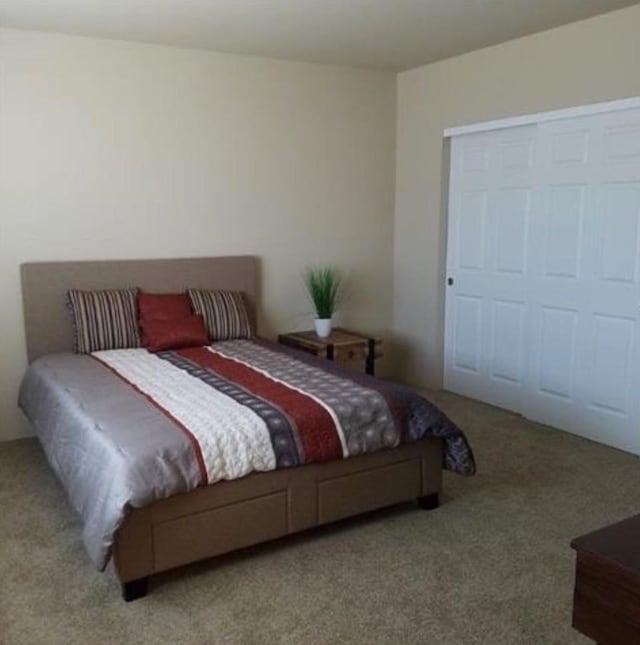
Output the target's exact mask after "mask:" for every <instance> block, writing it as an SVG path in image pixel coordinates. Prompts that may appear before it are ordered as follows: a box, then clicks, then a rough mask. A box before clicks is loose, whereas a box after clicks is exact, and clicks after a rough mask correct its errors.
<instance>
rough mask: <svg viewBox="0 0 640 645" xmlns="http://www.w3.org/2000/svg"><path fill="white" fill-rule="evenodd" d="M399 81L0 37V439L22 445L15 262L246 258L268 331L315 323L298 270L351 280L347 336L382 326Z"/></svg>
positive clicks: (59, 39) (89, 43)
mask: <svg viewBox="0 0 640 645" xmlns="http://www.w3.org/2000/svg"><path fill="white" fill-rule="evenodd" d="M395 92H396V89H395V79H394V76H393V75H392V74H385V73H376V72H368V71H357V70H352V69H348V68H339V67H330V66H322V65H311V64H298V63H289V62H279V61H271V60H266V59H257V58H245V57H239V56H227V55H221V54H213V53H208V52H198V51H190V50H183V49H176V48H170V47H160V46H152V45H149V46H147V45H140V44H129V43H123V42H116V41H107V40H97V39H88V38H77V37H69V36H62V35H51V34H43V33H35V32H26V31H14V30H2V31H0V299H1V302H2V307H0V339H1V340H0V439H9V438H12V437H16V436H20V435H22V434H23V433H24V431H25V427H24V424H22V423H21V422H20V418H19V415H18V412H17V409H16V406H15V401H16V395H17V388H18V383H19V380H20V377H21V375H22V373H23V371H24V369H25V350H24V338H23V332H22V317H21V303H20V292H19V283H18V265H19V264H20V263H21V262H25V261H37V260H58V259H87V258H140V257H179V256H199V255H229V254H235V253H254V254H257V255H259V256H260V257H261V258H262V267H263V295H264V309H263V315H262V329H261V331H262V332H263V333H265V334H267V335H271V334H274V333H277V332H279V331H283V330H284V331H286V330H291V329H294V328H301V327H302V328H304V327H307V326H309V325H310V323H311V315H310V307H309V305H308V304H307V301H306V299H305V295H304V292H303V289H302V286H301V279H300V277H301V273H302V270H303V268H304V267H305V266H306V265H308V264H311V263H317V262H332V263H335V264H336V265H338V266H339V267H340V268H342V269H344V270H345V271H346V272H348V274H349V276H350V281H351V292H350V297H349V299H348V300H347V302H346V303H345V307H344V311H343V313H342V322H344V323H349V324H353V325H357V326H358V327H360V328H362V329H365V330H371V331H373V332H381V333H382V334H385V333H386V332H387V331H388V330H389V329H390V327H391V317H392V312H391V308H392V257H393V241H392V240H393V208H394V164H395V159H394V157H395V132H394V130H395Z"/></svg>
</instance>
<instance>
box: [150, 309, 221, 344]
mask: <svg viewBox="0 0 640 645" xmlns="http://www.w3.org/2000/svg"><path fill="white" fill-rule="evenodd" d="M141 326H142V333H143V335H144V337H145V339H146V341H147V349H148V350H149V351H150V352H161V351H163V350H166V349H180V348H181V347H201V346H202V345H208V344H209V338H208V336H207V329H206V327H205V325H204V319H203V318H202V316H199V315H198V314H192V315H190V316H188V317H187V318H180V319H178V320H147V321H144V320H143V321H142V322H141Z"/></svg>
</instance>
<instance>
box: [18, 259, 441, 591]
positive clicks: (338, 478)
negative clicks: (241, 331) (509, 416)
mask: <svg viewBox="0 0 640 645" xmlns="http://www.w3.org/2000/svg"><path fill="white" fill-rule="evenodd" d="M20 269H21V279H22V295H23V305H24V321H25V333H26V342H27V355H28V358H29V361H32V360H34V359H35V358H37V357H38V356H42V355H44V354H50V353H53V352H60V351H70V350H71V348H72V347H73V332H72V326H71V322H70V318H69V314H68V312H67V310H66V306H65V293H66V291H67V289H70V288H75V289H108V288H121V287H127V286H138V287H140V288H141V289H143V290H145V291H155V292H172V291H181V290H184V289H185V288H186V287H195V288H208V289H232V290H237V291H242V292H243V293H244V294H245V296H246V299H247V304H248V308H249V315H250V318H251V321H252V323H253V325H254V328H256V327H257V312H258V306H257V305H258V303H259V291H258V285H259V279H258V277H259V267H258V260H257V258H255V257H252V256H234V257H219V258H189V259H171V260H109V261H89V262H41V263H29V264H23V265H22V266H21V267H20ZM442 451H443V446H442V441H441V440H440V439H425V440H422V441H419V442H417V443H414V444H408V445H402V446H399V447H397V448H394V449H392V450H385V451H382V452H377V453H373V454H368V455H363V456H360V457H354V458H350V459H346V460H344V461H335V462H330V463H323V464H309V465H306V466H300V467H297V468H289V469H285V470H278V471H274V472H269V473H254V474H251V475H248V476H247V477H244V478H242V479H238V480H234V481H228V482H219V483H217V484H213V485H211V486H205V487H202V488H197V489H196V490H193V491H191V492H189V493H185V494H182V495H175V496H173V497H169V498H167V499H164V500H160V501H157V502H153V503H152V504H149V505H148V506H145V507H143V508H134V509H131V510H130V512H129V513H128V514H127V516H126V518H125V520H124V523H123V525H122V526H121V528H120V529H119V531H118V533H117V535H116V538H115V543H114V547H113V562H114V566H115V571H116V574H117V576H118V579H119V580H120V583H121V585H122V593H123V597H124V599H125V600H134V599H135V598H140V597H142V596H144V595H146V593H147V586H148V579H149V576H150V575H152V574H154V573H158V572H160V571H166V570H168V569H173V568H175V567H179V566H181V565H184V564H187V563H190V562H195V561H197V560H202V559H204V558H209V557H212V556H215V555H220V554H222V553H226V552H229V551H234V550H236V549H240V548H242V547H246V546H250V545H253V544H258V543H260V542H266V541H267V540H272V539H275V538H278V537H281V536H284V535H288V534H290V533H296V532H298V531H303V530H305V529H308V528H311V527H314V526H319V525H321V524H327V523H329V522H334V521H336V520H340V519H342V518H346V517H350V516H353V515H357V514H359V513H364V512H367V511H371V510H374V509H378V508H382V507H384V506H390V505H392V504H397V503H400V502H404V501H408V500H411V499H414V498H417V500H418V503H419V505H420V506H421V507H422V508H425V509H432V508H435V507H437V505H438V495H439V492H440V489H441V486H442Z"/></svg>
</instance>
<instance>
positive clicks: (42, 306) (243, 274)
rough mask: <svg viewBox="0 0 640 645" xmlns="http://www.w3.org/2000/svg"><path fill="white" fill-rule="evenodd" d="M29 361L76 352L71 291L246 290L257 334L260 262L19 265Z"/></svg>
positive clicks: (235, 258) (204, 260) (199, 260)
mask: <svg viewBox="0 0 640 645" xmlns="http://www.w3.org/2000/svg"><path fill="white" fill-rule="evenodd" d="M20 277H21V280H22V302H23V307H24V327H25V333H26V337H27V355H28V358H29V362H31V361H32V360H34V359H36V358H38V356H43V355H44V354H51V353H52V352H65V351H72V349H73V326H72V323H71V316H70V312H69V311H68V309H67V306H66V292H67V289H117V288H124V287H140V289H142V290H143V291H150V292H157V293H169V292H177V291H184V290H185V289H186V288H187V287H193V288H196V289H229V290H233V291H242V292H243V293H244V295H245V297H246V300H247V305H248V308H249V316H250V318H251V322H252V325H253V328H254V329H256V323H257V306H258V259H257V258H255V257H253V256H248V255H246V256H229V257H219V258H187V259H171V260H101V261H88V262H34V263H28V264H23V265H21V266H20Z"/></svg>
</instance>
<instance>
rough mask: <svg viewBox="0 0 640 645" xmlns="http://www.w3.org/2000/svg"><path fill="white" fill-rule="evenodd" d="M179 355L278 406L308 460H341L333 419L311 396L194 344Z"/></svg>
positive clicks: (306, 461)
mask: <svg viewBox="0 0 640 645" xmlns="http://www.w3.org/2000/svg"><path fill="white" fill-rule="evenodd" d="M176 354H178V355H180V356H182V357H184V358H186V359H187V360H189V361H191V362H192V363H195V364H196V365H199V366H200V367H202V368H204V369H210V370H213V371H214V372H216V373H217V374H219V375H220V376H222V377H223V378H225V379H227V380H228V381H231V382H233V383H236V384H237V385H239V386H240V387H242V388H243V389H245V390H247V391H248V392H251V393H252V394H254V395H256V396H258V397H260V398H262V399H264V400H266V401H268V402H270V403H272V404H273V405H275V406H277V407H279V408H280V409H281V410H282V411H283V412H284V413H285V414H286V415H287V416H289V417H290V418H291V420H292V421H293V422H294V424H295V426H296V429H297V431H298V435H299V437H300V443H301V444H302V447H303V449H304V454H305V463H309V462H312V461H330V460H333V459H341V458H342V457H343V454H342V445H341V444H340V438H339V436H338V431H337V428H336V425H335V422H334V420H333V419H332V418H331V415H330V414H329V412H327V410H326V409H325V408H324V407H323V406H322V405H320V404H319V403H318V402H317V401H315V400H314V399H313V398H312V397H310V396H309V395H307V394H304V393H303V392H300V391H298V390H294V389H293V388H291V387H289V386H287V385H285V384H284V383H280V382H279V381H275V380H273V379H271V378H269V377H268V376H265V375H264V374H262V373H261V372H258V371H257V370H254V369H253V368H251V367H249V366H248V365H243V364H242V363H238V362H237V361H234V360H232V359H229V358H225V357H223V356H220V355H219V354H214V353H212V352H210V351H209V350H208V349H205V348H201V347H193V348H188V349H182V350H179V351H177V352H176Z"/></svg>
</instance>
